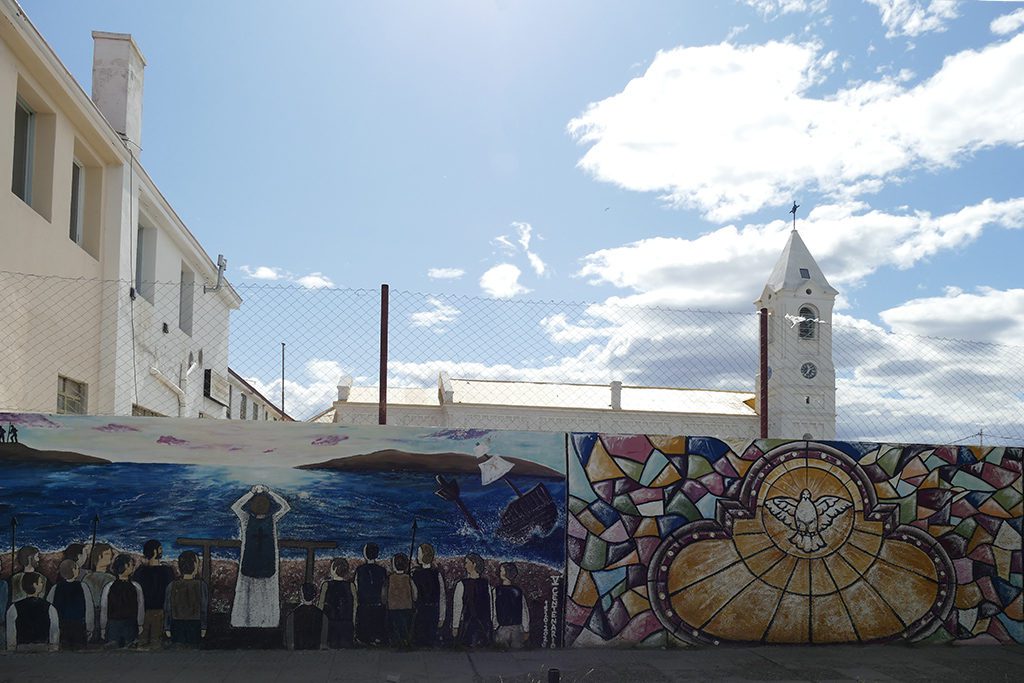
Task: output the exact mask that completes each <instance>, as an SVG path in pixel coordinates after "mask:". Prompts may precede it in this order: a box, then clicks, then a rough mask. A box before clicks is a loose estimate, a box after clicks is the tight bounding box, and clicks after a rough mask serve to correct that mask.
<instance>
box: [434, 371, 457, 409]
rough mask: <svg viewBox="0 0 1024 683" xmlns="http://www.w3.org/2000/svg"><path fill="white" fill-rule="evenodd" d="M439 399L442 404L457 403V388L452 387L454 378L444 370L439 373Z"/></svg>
mask: <svg viewBox="0 0 1024 683" xmlns="http://www.w3.org/2000/svg"><path fill="white" fill-rule="evenodd" d="M437 400H438V401H439V402H440V403H441V405H445V404H448V405H451V404H452V403H455V389H453V388H452V378H451V377H450V376H449V375H448V373H447V372H444V371H441V372H439V373H437Z"/></svg>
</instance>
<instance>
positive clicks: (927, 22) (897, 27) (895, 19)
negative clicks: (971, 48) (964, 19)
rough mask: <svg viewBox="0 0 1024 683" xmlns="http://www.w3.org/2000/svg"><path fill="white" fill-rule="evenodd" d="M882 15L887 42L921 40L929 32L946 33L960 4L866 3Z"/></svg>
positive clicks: (949, 0) (944, 0) (939, 0)
mask: <svg viewBox="0 0 1024 683" xmlns="http://www.w3.org/2000/svg"><path fill="white" fill-rule="evenodd" d="M864 1H865V2H867V3H869V4H872V5H874V6H875V7H877V8H878V11H879V12H880V13H881V15H882V25H883V26H885V28H886V34H885V37H886V38H895V37H897V36H910V37H915V36H919V35H921V34H922V33H928V32H930V31H945V30H946V22H948V21H950V20H952V19H956V18H957V16H958V12H957V8H958V6H959V4H960V2H959V0H930V2H924V0H864Z"/></svg>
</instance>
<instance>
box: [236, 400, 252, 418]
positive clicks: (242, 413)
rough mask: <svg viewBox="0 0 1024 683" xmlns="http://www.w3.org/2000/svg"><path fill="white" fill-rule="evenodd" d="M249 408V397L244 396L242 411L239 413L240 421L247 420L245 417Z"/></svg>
mask: <svg viewBox="0 0 1024 683" xmlns="http://www.w3.org/2000/svg"><path fill="white" fill-rule="evenodd" d="M248 408H249V402H248V397H246V395H245V394H242V403H241V409H240V410H239V411H238V418H239V419H240V420H244V419H245V416H246V414H247V411H248Z"/></svg>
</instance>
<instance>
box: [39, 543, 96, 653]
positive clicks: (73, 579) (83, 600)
mask: <svg viewBox="0 0 1024 683" xmlns="http://www.w3.org/2000/svg"><path fill="white" fill-rule="evenodd" d="M58 573H59V574H60V580H59V581H58V582H57V583H56V584H55V585H54V586H53V588H51V589H50V593H49V595H47V596H46V599H47V600H48V601H49V602H50V604H51V605H53V606H54V608H55V609H56V610H57V616H58V618H59V619H60V647H61V649H62V650H78V649H81V648H83V647H85V646H86V644H88V642H89V640H90V639H91V638H92V632H93V625H94V623H95V613H94V611H93V599H92V591H90V590H89V587H88V586H87V585H85V584H84V583H82V582H81V567H79V565H78V562H77V560H63V561H61V563H60V567H59V568H58Z"/></svg>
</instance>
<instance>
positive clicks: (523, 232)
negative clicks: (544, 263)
mask: <svg viewBox="0 0 1024 683" xmlns="http://www.w3.org/2000/svg"><path fill="white" fill-rule="evenodd" d="M512 227H513V228H515V229H516V232H517V233H519V238H518V242H519V246H521V247H522V248H523V251H527V252H528V251H530V237H531V236H532V235H533V226H532V225H530V224H529V223H520V222H518V221H513V222H512Z"/></svg>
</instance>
